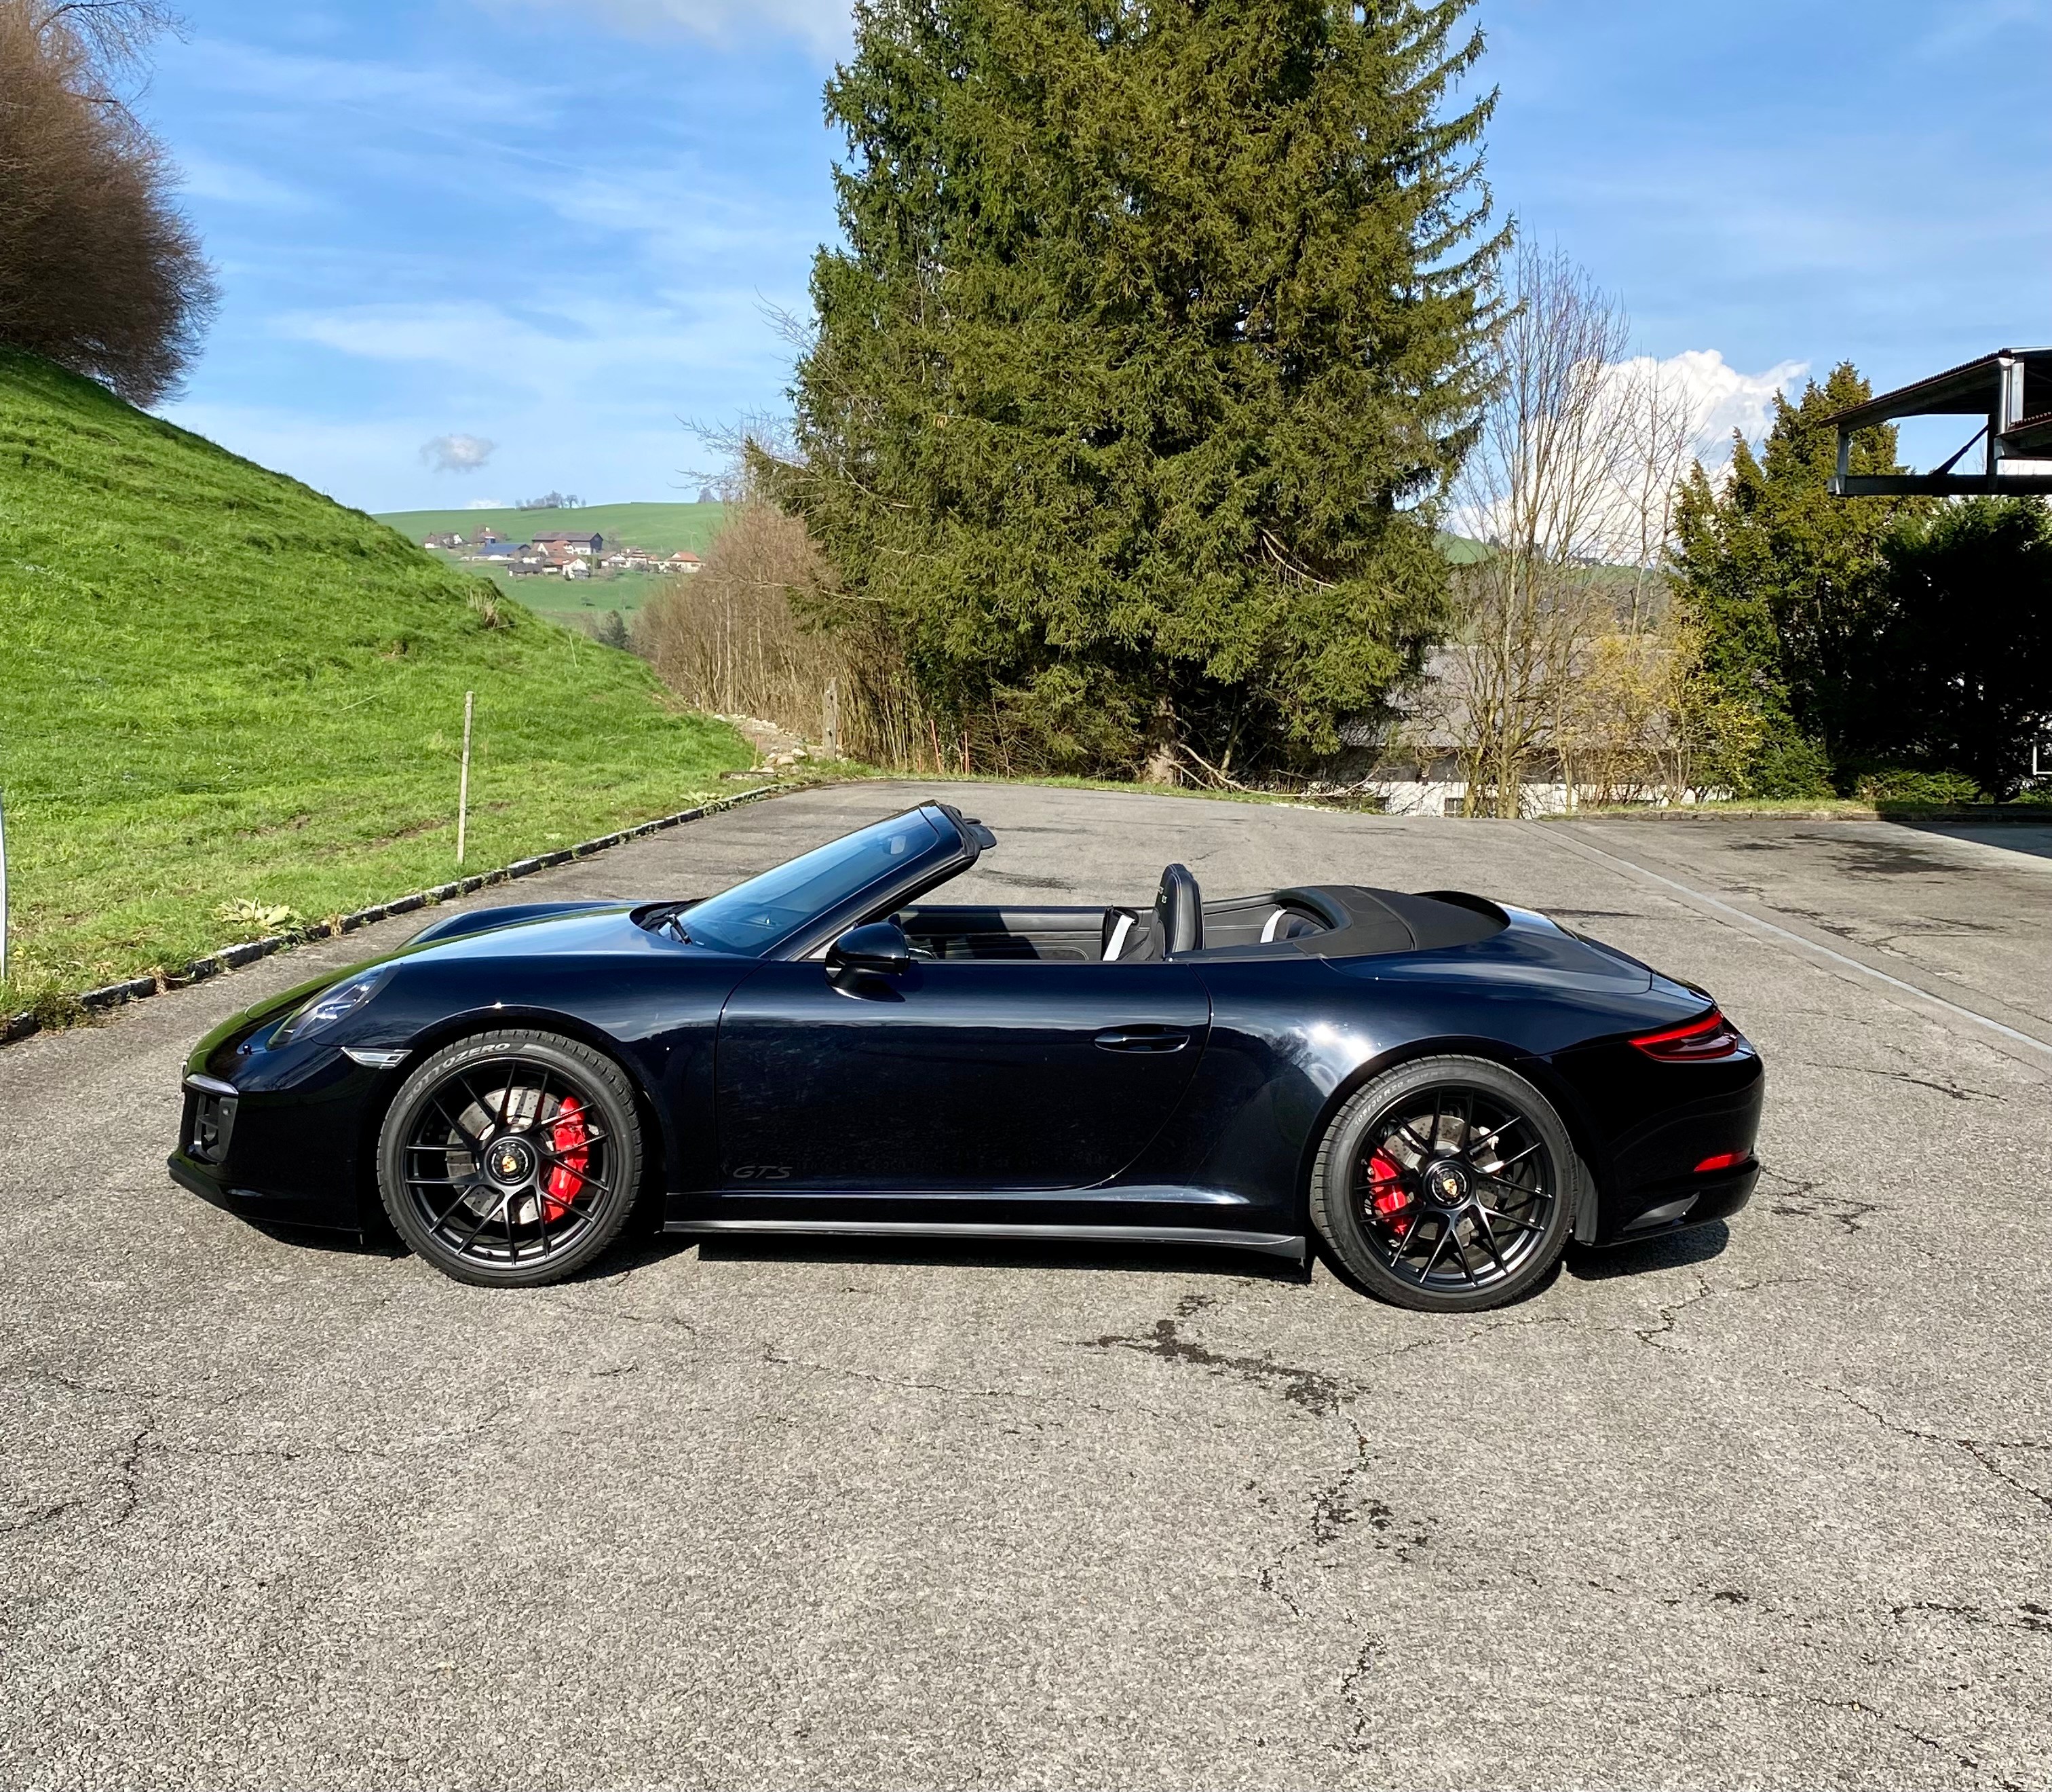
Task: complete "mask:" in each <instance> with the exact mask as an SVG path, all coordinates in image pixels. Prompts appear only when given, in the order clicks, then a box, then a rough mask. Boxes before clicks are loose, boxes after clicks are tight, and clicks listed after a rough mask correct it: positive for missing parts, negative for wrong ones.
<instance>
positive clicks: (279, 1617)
mask: <svg viewBox="0 0 2052 1792" xmlns="http://www.w3.org/2000/svg"><path fill="white" fill-rule="evenodd" d="M921 788H922V787H918V786H913V785H895V786H893V785H874V784H871V785H856V786H848V787H844V788H838V789H834V790H827V791H819V792H807V793H803V794H799V795H795V796H785V797H782V798H779V799H777V800H773V801H770V802H766V803H762V804H754V805H752V806H749V807H746V808H741V809H738V810H735V811H733V812H728V813H726V814H723V815H721V816H716V817H714V818H711V819H709V820H705V821H703V822H700V823H697V824H692V825H691V826H688V827H685V828H679V829H677V830H676V831H673V832H671V833H668V834H664V835H656V836H653V837H652V838H649V839H644V840H642V841H639V842H636V843H632V844H631V845H629V846H627V847H622V848H620V849H618V850H616V851H613V852H610V853H608V854H605V855H602V856H601V857H599V858H596V859H591V860H588V861H585V862H583V863H578V864H575V865H572V866H568V867H562V868H561V869H559V870H558V871H553V872H550V873H547V874H543V875H541V876H538V877H536V878H531V879H530V880H527V882H523V883H522V884H520V885H519V886H514V887H513V889H512V890H510V891H509V890H505V889H500V890H494V891H491V892H488V893H486V894H485V896H484V897H483V898H473V899H472V902H473V903H475V902H480V901H494V900H495V901H507V900H530V899H540V898H545V897H552V896H557V895H583V894H597V895H622V896H657V895H679V896H683V895H694V894H705V893H707V892H709V891H711V890H714V889H716V888H718V887H720V886H723V885H724V884H726V883H727V882H731V881H733V880H734V879H735V878H738V877H741V876H742V875H745V874H747V873H750V872H751V871H756V870H758V869H760V868H762V867H766V866H767V865H769V864H771V863H775V862H777V860H779V859H783V858H784V857H785V856H787V855H789V854H790V853H792V852H793V851H797V850H800V849H801V848H803V847H809V846H811V845H813V844H816V843H819V842H820V841H821V840H824V839H827V838H828V837H830V836H832V835H834V834H836V833H838V832H840V831H844V829H845V828H848V827H850V826H852V825H855V824H859V823H860V822H862V821H863V820H868V819H871V818H872V817H874V816H878V815H880V814H883V813H885V812H888V811H890V810H891V809H893V808H898V807H901V806H903V804H904V803H905V802H907V801H909V800H912V798H913V797H914V796H916V795H917V794H919V793H920V792H921ZM944 794H946V796H948V797H949V798H950V800H954V801H956V802H957V803H961V804H963V805H964V806H965V807H969V808H972V809H973V811H974V812H977V813H979V814H980V815H981V816H983V818H984V819H985V820H987V821H989V823H990V824H992V825H993V827H994V828H996V829H997V831H998V834H999V839H1000V844H999V847H998V849H997V851H994V852H992V853H990V854H989V855H987V856H986V859H985V863H984V864H983V865H982V866H981V867H979V868H978V869H977V871H976V872H975V873H974V874H973V876H972V877H971V878H969V879H968V880H966V881H965V883H964V884H962V885H958V886H955V887H956V888H957V889H961V890H974V891H976V892H977V893H980V894H983V895H985V896H989V897H1001V898H1012V899H1015V900H1023V901H1030V902H1054V901H1060V900H1064V899H1071V898H1073V899H1074V900H1076V901H1098V900H1102V899H1112V898H1115V899H1120V900H1124V901H1127V902H1143V901H1145V900H1146V899H1148V898H1149V897H1150V896H1151V894H1152V892H1153V887H1154V884H1155V881H1156V879H1157V877H1158V875H1159V873H1160V871H1161V866H1162V865H1163V864H1164V863H1165V862H1167V861H1169V860H1170V859H1181V860H1182V861H1183V862H1184V863H1187V864H1188V865H1189V866H1190V867H1191V868H1192V870H1193V871H1195V872H1196V874H1197V876H1198V878H1200V881H1201V882H1202V883H1203V885H1204V888H1205V890H1206V891H1207V892H1208V894H1216V895H1223V894H1228V893H1231V892H1233V891H1251V890H1259V889H1264V888H1270V887H1273V886H1276V885H1278V884H1283V883H1292V882H1316V881H1319V880H1322V879H1323V880H1330V881H1343V882H1361V883H1371V884H1376V883H1380V884H1386V885H1392V886H1397V887H1406V888H1412V889H1430V888H1443V887H1447V886H1465V887H1467V888H1469V889H1472V890H1480V891H1482V892H1485V893H1486V894H1490V895H1493V896H1496V897H1498V898H1503V899H1506V900H1508V901H1511V902H1518V903H1522V904H1525V905H1528V906H1533V907H1536V908H1539V909H1542V910H1548V911H1550V912H1552V913H1553V914H1557V915H1559V916H1560V917H1561V918H1563V919H1564V920H1566V921H1568V922H1569V924H1570V925H1574V926H1576V927H1577V928H1579V929H1581V930H1583V931H1585V932H1588V933H1594V934H1596V935H1597V936H1599V937H1603V938H1606V939H1609V940H1611V941H1615V943H1617V944H1618V945H1621V946H1623V947H1624V948H1625V949H1627V950H1629V951H1631V952H1633V953H1637V954H1638V955H1639V956H1640V957H1644V958H1646V959H1647V960H1648V961H1651V962H1652V963H1653V964H1657V965H1658V966H1660V967H1661V968H1663V969H1666V970H1668V971H1670V972H1674V973H1676V974H1678V975H1681V976H1686V977H1689V978H1691V979H1694V980H1698V981H1700V982H1703V983H1705V984H1709V986H1710V987H1711V988H1713V989H1714V990H1715V991H1716V992H1717V994H1718V995H1719V996H1720V997H1721V1000H1723V1002H1724V1004H1725V1008H1726V1009H1727V1011H1729V1013H1730V1014H1731V1015H1733V1017H1734V1018H1735V1019H1737V1021H1738V1022H1739V1023H1741V1025H1742V1026H1743V1027H1744V1028H1745V1031H1747V1032H1748V1033H1749V1035H1751V1036H1752V1038H1753V1039H1755V1040H1756V1041H1757V1042H1758V1043H1759V1044H1760V1047H1761V1048H1762V1049H1763V1051H1764V1052H1765V1053H1766V1054H1767V1057H1768V1062H1769V1065H1770V1069H1771V1075H1772V1087H1771V1090H1770V1094H1769V1098H1768V1115H1767V1120H1766V1125H1765V1132H1764V1138H1763V1141H1762V1144H1761V1156H1762V1159H1763V1161H1764V1164H1765V1165H1766V1173H1765V1175H1764V1177H1763V1180H1762V1183H1761V1186H1760V1192H1759V1194H1758V1195H1757V1196H1756V1199H1755V1201H1754V1203H1753V1205H1752V1207H1750V1208H1749V1209H1748V1210H1747V1211H1745V1212H1744V1213H1742V1214H1741V1215H1739V1216H1737V1219H1734V1220H1733V1222H1732V1223H1730V1224H1729V1227H1722V1226H1720V1227H1709V1228H1706V1229H1705V1230H1703V1231H1700V1232H1698V1233H1695V1234H1686V1235H1684V1236H1682V1237H1680V1238H1671V1239H1668V1240H1665V1241H1661V1242H1657V1243H1653V1244H1647V1245H1643V1246H1634V1247H1628V1248H1627V1249H1623V1250H1616V1251H1611V1252H1606V1253H1588V1252H1580V1251H1576V1252H1572V1253H1571V1254H1570V1256H1569V1258H1568V1260H1567V1262H1566V1265H1565V1267H1564V1270H1563V1272H1562V1273H1561V1274H1560V1275H1559V1276H1558V1277H1557V1278H1556V1279H1554V1280H1553V1281H1551V1282H1550V1283H1549V1285H1546V1286H1545V1288H1544V1289H1542V1290H1541V1292H1540V1293H1537V1295H1535V1296H1534V1297H1533V1298H1531V1299H1529V1300H1528V1301H1525V1302H1524V1303H1522V1304H1521V1305H1517V1306H1515V1307H1513V1308H1510V1309H1506V1310H1504V1311H1502V1312H1498V1313H1490V1314H1487V1315H1484V1316H1481V1317H1474V1318H1467V1319H1460V1318H1446V1317H1433V1316H1428V1315H1424V1314H1418V1313H1408V1312H1403V1311H1400V1310H1397V1309H1393V1308H1389V1307H1385V1306H1381V1305H1376V1303H1374V1302H1373V1301H1369V1300H1368V1299H1366V1298H1365V1297H1362V1296H1361V1295H1360V1294H1358V1293H1355V1292H1354V1291H1353V1289H1351V1288H1349V1286H1348V1285H1346V1284H1345V1283H1344V1282H1342V1281H1340V1280H1338V1279H1337V1277H1334V1276H1333V1274H1332V1273H1331V1272H1330V1271H1329V1270H1328V1269H1327V1268H1326V1267H1325V1266H1323V1265H1322V1264H1320V1265H1317V1266H1314V1268H1313V1270H1311V1272H1310V1275H1309V1276H1308V1277H1307V1278H1306V1277H1300V1276H1298V1275H1297V1274H1294V1272H1291V1271H1289V1270H1286V1269H1284V1268H1282V1267H1281V1266H1275V1265H1271V1264H1269V1263H1267V1262H1264V1261H1263V1260H1260V1259H1255V1258H1238V1257H1234V1256H1230V1255H1225V1254H1216V1255H1209V1254H1197V1253H1188V1254H1165V1253H1161V1252H1149V1253H1145V1254H1134V1253H1133V1252H1130V1251H1122V1250H1110V1249H1091V1248H1085V1247H1080V1246H1079V1247H1075V1248H1073V1249H1064V1250H1046V1251H1040V1252H1034V1253H1030V1254H1022V1253H1016V1252H1008V1251H1004V1250H995V1249H991V1248H988V1247H985V1246H974V1245H958V1246H938V1245H936V1246H931V1247H920V1248H899V1247H896V1246H875V1247H870V1246H863V1245H860V1244H852V1245H849V1246H846V1247H837V1248H833V1249H816V1248H809V1247H800V1246H794V1245H792V1244H789V1243H772V1242H753V1241H749V1240H745V1239H722V1240H719V1241H717V1242H707V1243H705V1244H703V1245H699V1246H692V1245H690V1244H688V1243H686V1242H682V1241H676V1240H671V1241H650V1242H647V1243H645V1244H643V1245H640V1246H636V1247H635V1248H634V1249H633V1250H631V1251H629V1252H628V1253H627V1254H624V1255H622V1256H620V1257H618V1258H614V1259H612V1260H610V1261H609V1262H606V1263H605V1264H604V1265H603V1266H601V1268H600V1269H599V1270H597V1272H595V1273H594V1274H592V1275H590V1276H589V1277H587V1278H586V1279H585V1280H582V1281H577V1282H574V1283H572V1284H570V1285H565V1286H562V1287H558V1288H554V1289H541V1290H535V1291H531V1292H499V1291H487V1290H480V1289H472V1288H466V1287H461V1286H459V1285H456V1284H455V1283H453V1282H450V1281H446V1280H444V1278H442V1277H440V1276H439V1275H437V1274H435V1273H433V1271H431V1270H428V1269H426V1268H425V1267H424V1266H421V1264H419V1263H418V1262H416V1261H414V1260H413V1259H411V1258H406V1257H403V1256H396V1255H392V1254H386V1253H381V1252H373V1251H363V1250H355V1249H344V1248H334V1247H329V1248H322V1247H319V1246H315V1245H312V1244H309V1243H307V1242H303V1241H300V1240H294V1239H286V1238H273V1237H271V1236H268V1235H266V1234H264V1233H261V1232H259V1231H256V1230H254V1229H253V1228H252V1227H249V1226H248V1225H245V1224H244V1223H241V1222H240V1221H238V1220H237V1219H233V1218H231V1217H229V1215H225V1214H222V1213H220V1212H217V1211H214V1210H213V1209H212V1208H210V1207H207V1206H206V1205H205V1204H204V1203H201V1202H200V1201H198V1200H197V1199H194V1198H193V1197H191V1196H190V1195H186V1194H185V1193H183V1192H182V1191H180V1190H178V1188H176V1187H174V1186H173V1185H172V1184H170V1181H169V1180H168V1179H167V1178H166V1176H165V1174H164V1171H163V1157H164V1154H165V1152H166V1150H167V1149H169V1148H170V1144H172V1142H173V1138H174V1132H175V1129H176V1126H177V1124H178V1111H179V1102H178V1072H179V1069H180V1066H181V1064H182V1060H183V1058H184V1055H185V1053H186V1051H187V1049H188V1048H189V1047H190V1044H191V1043H192V1042H193V1040H194V1039H196V1038H197V1037H198V1035H200V1034H201V1033H202V1032H203V1031H206V1029H207V1028H208V1027H210V1026H211V1025H213V1023H214V1022H215V1021H216V1020H217V1019H219V1018H221V1016H223V1015H226V1014H228V1013H229V1012H231V1011H233V1010H235V1009H237V1008H241V1007H243V1006H245V1005H246V1004H249V1003H250V1002H252V1001H253V1000H257V998H258V997H260V996H262V995H264V994H265V993H267V992H270V991H272V990H275V989H278V988H284V987H287V986H288V985H289V984H293V983H296V982H298V981H300V980H303V979H304V978H305V977H307V976H310V975H311V974H312V973H313V972H314V971H315V968H318V967H319V966H321V965H324V964H338V965H339V964H346V963H349V962H352V961H354V960H356V959H358V958H360V957H366V956H369V955H370V954H372V953H375V952H376V951H378V950H380V949H383V948H385V947H386V945H390V944H396V943H397V941H399V940H401V939H402V938H404V937H405V936H406V935H407V934H409V933H411V932H413V930H414V929H416V928H417V926H418V925H420V924H421V919H420V918H419V917H417V916H414V917H409V918H405V919H402V920H400V921H395V922H393V923H390V924H386V925H382V926H381V927H379V928H376V929H369V930H367V931H366V933H361V934H358V935H354V936H352V937H350V938H348V939H347V940H343V941H329V942H324V943H323V944H321V945H318V946H315V947H311V948H307V949H303V950H301V951H299V952H296V953H291V954H288V955H285V956H283V957H278V958H275V959H272V960H268V961H264V963H262V964H257V965H254V966H252V967H250V968H248V969H246V970H244V971H241V972H235V973H233V974H231V975H229V976H223V977H221V978H219V979H217V980H214V981H212V982H210V983H207V984H202V985H200V986H198V987H197V988H192V989H190V990H186V991H183V992H178V993H176V994H174V995H170V996H162V997H159V998H157V999H155V1000H151V1001H148V1002H146V1003H143V1004H138V1005H136V1006H135V1007H134V1008H131V1009H129V1010H127V1011H123V1012H122V1013H120V1014H119V1015H117V1016H116V1018H114V1019H112V1020H111V1021H110V1022H108V1023H106V1024H104V1025H100V1026H96V1027H91V1028H88V1029H84V1030H81V1031H74V1032H70V1033H66V1034H61V1035H49V1036H43V1037H38V1038H35V1039H30V1040H28V1041H26V1042H25V1043H22V1044H20V1045H17V1046H14V1047H10V1048H7V1049H6V1050H5V1051H0V1203H4V1204H5V1211H6V1233H5V1235H6V1238H7V1240H8V1248H7V1249H6V1252H5V1253H4V1255H0V1313H4V1314H5V1316H6V1317H5V1321H4V1324H5V1330H4V1333H0V1784H4V1785H6V1786H10V1787H21V1788H43V1787H60V1786H61V1787H72V1786H78V1787H92V1788H102V1787H108V1786H206V1787H221V1788H236V1787H252V1788H270V1787H277V1786H296V1787H308V1788H315V1787H323V1788H324V1787H353V1786H416V1785H417V1786H435V1787H464V1788H468V1787H478V1788H499V1787H531V1786H532V1787H556V1786H562V1787H642V1786H836V1787H840V1786H848V1787H854V1786H883V1787H911V1786H968V1785H971V1784H994V1785H1001V1786H1012V1785H1016V1786H1039V1785H1073V1784H1087V1785H1091V1786H1192V1785H1204V1786H1241V1785H1245V1786H1269V1785H1275V1786H1447V1787H1474V1786H1507V1787H1553V1786H1702V1787H1733V1786H1802V1787H1810V1786H1858V1787H1876V1788H1880V1787H1888V1788H1899V1787H1905V1786H1961V1787H1981V1786H1988V1787H1995V1786H2014V1787H2040V1786H2046V1785H2048V1784H2052V1375H2048V1369H2052V1346H2048V1341H2047V1329H2046V1314H2047V1311H2048V1295H2052V1196H2049V1195H2048V1188H2047V1154H2046V1137H2047V1133H2048V1121H2052V1101H2048V1091H2049V1090H2052V829H2042V828H1991V829H1987V830H1983V831H1980V833H1979V834H1977V835H1972V836H1968V835H1948V834H1944V833H1940V832H1935V831H1918V830H1913V829H1909V828H1901V827H1895V826H1889V825H1887V824H1878V823H1877V824H1856V823H1838V822H1831V823H1823V822H1818V823H1798V822H1785V823H1776V822H1752V821H1743V820H1693V821H1682V820H1674V821H1667V822H1655V821H1619V822H1612V821H1604V822H1587V823H1581V822H1576V823H1564V822H1547V823H1533V824H1522V823H1483V822H1473V823H1467V822H1456V821H1447V820H1438V819H1430V820H1427V819H1390V818H1380V817H1373V816H1344V815H1334V814H1330V813H1323V812H1311V811H1307V810H1301V809H1294V808H1286V807H1280V806H1254V805H1239V804H1220V803H1213V802H1209V801H1202V800H1192V799H1186V798H1177V797H1171V796H1149V795H1139V794H1126V793H1105V792H1090V791H1079V790H1055V789H1039V788H1023V787H1002V786H965V785H951V786H948V787H946V789H945V792H944Z"/></svg>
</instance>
